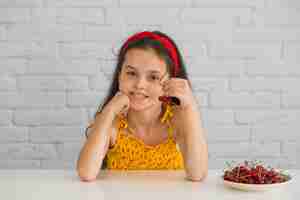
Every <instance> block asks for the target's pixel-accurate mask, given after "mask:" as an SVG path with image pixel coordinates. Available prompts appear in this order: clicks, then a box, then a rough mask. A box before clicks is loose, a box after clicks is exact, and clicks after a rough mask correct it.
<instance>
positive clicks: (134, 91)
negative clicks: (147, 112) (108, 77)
mask: <svg viewBox="0 0 300 200" xmlns="http://www.w3.org/2000/svg"><path fill="white" fill-rule="evenodd" d="M167 77H169V74H168V72H167V65H166V63H165V62H164V60H162V59H161V58H160V57H158V56H157V55H156V53H155V52H154V51H153V50H143V49H130V50H129V51H128V52H127V53H126V55H125V60H124V63H123V65H122V68H121V73H120V75H119V89H120V90H121V91H122V92H124V93H125V94H126V95H128V97H129V99H130V109H133V110H144V109H147V108H151V107H153V106H155V107H156V106H161V102H160V101H159V100H158V97H159V96H161V95H163V90H162V85H161V81H162V79H164V80H165V79H166V78H167Z"/></svg>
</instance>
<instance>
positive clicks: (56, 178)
mask: <svg viewBox="0 0 300 200" xmlns="http://www.w3.org/2000/svg"><path fill="white" fill-rule="evenodd" d="M289 172H290V174H291V175H292V176H293V180H292V182H291V184H289V185H288V186H286V187H284V188H281V189H275V190H271V191H267V192H243V191H238V190H234V189H230V188H227V187H224V185H223V184H222V181H221V178H220V175H221V174H222V170H217V171H216V170H210V171H209V175H208V177H207V178H206V179H205V181H203V182H190V181H187V180H185V179H184V172H183V171H177V172H176V171H127V172H126V171H102V172H100V175H99V176H98V179H97V180H96V181H94V182H81V181H80V180H79V178H78V176H77V174H76V172H75V171H64V170H0V199H1V200H2V199H3V200H15V199H17V200H59V199H64V200H77V199H83V200H89V199H97V200H104V199H110V200H117V199H130V200H135V199H138V200H148V199H149V200H158V199H164V200H177V199H178V200H179V199H180V200H181V199H186V200H190V199H196V200H206V199H213V200H222V199H233V200H234V199H238V200H276V199H280V200H286V199H288V200H290V199H299V197H300V192H299V191H300V189H299V188H300V186H299V184H300V182H299V180H298V179H299V176H300V170H290V171H289ZM296 197H298V198H296Z"/></svg>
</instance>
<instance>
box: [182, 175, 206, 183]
mask: <svg viewBox="0 0 300 200" xmlns="http://www.w3.org/2000/svg"><path fill="white" fill-rule="evenodd" d="M206 177H207V173H203V174H199V175H187V176H186V179H187V180H189V181H193V182H201V181H204V179H205V178H206Z"/></svg>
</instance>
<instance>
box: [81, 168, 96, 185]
mask: <svg viewBox="0 0 300 200" xmlns="http://www.w3.org/2000/svg"><path fill="white" fill-rule="evenodd" d="M77 174H78V176H79V178H80V180H81V181H83V182H92V181H95V180H96V178H97V175H94V174H91V173H87V172H86V170H82V169H77Z"/></svg>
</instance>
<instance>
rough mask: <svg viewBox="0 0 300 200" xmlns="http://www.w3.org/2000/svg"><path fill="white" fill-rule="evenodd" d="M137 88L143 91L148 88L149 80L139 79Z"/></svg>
mask: <svg viewBox="0 0 300 200" xmlns="http://www.w3.org/2000/svg"><path fill="white" fill-rule="evenodd" d="M135 85H136V88H138V89H141V88H143V89H144V88H146V85H147V80H146V79H144V78H142V77H141V78H138V79H137V81H136V84H135Z"/></svg>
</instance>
